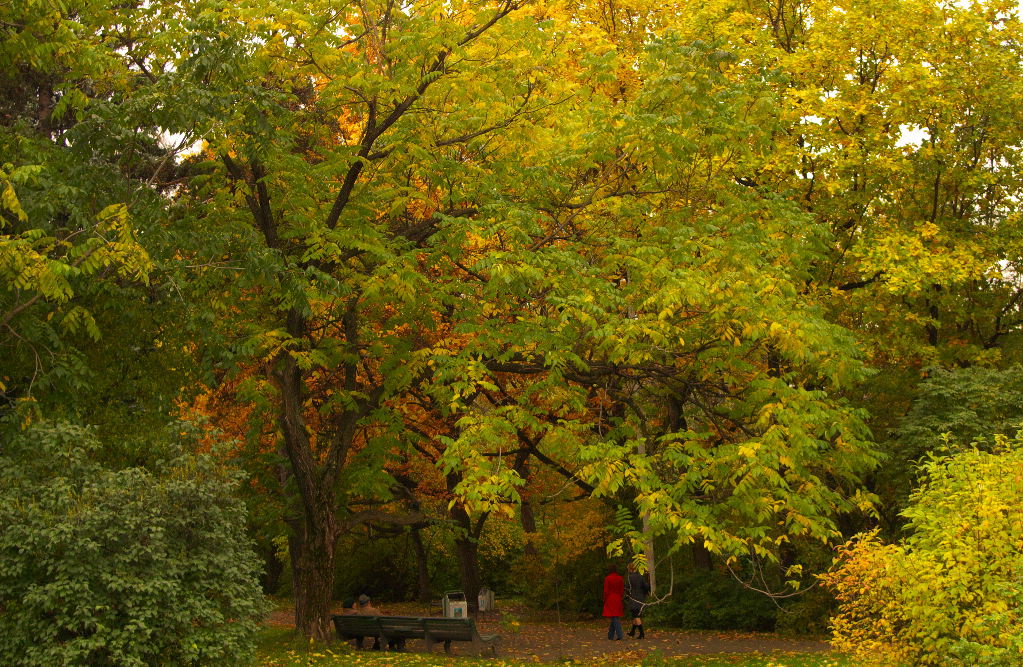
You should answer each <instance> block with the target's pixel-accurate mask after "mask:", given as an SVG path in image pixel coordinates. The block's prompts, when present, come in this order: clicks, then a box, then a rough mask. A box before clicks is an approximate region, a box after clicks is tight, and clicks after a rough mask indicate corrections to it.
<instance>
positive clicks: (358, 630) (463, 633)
mask: <svg viewBox="0 0 1023 667" xmlns="http://www.w3.org/2000/svg"><path fill="white" fill-rule="evenodd" d="M333 619H334V628H335V629H336V630H337V635H338V637H339V638H341V639H342V640H345V639H354V640H355V641H356V645H357V646H358V647H359V648H362V640H363V638H365V637H373V638H379V639H381V640H383V641H386V642H387V643H388V645H392V644H393V645H394V646H396V647H397V648H398V650H402V649H404V647H405V641H406V640H409V639H422V640H424V641H425V642H426V650H428V651H432V650H433V647H434V645H436V644H439V643H440V642H444V651H445V652H446V653H450V652H451V642H469V643H470V645H471V646H472V651H473V652H474V653H476V654H477V655H479V654H481V653H482V652H483V650H484V649H487V648H489V649H490V652H491V654H492V655H495V656H496V655H497V640H498V636H497V635H481V634H480V633H479V631H478V630H477V629H476V622H475V621H473V620H472V619H471V618H437V617H431V616H334V617H333Z"/></svg>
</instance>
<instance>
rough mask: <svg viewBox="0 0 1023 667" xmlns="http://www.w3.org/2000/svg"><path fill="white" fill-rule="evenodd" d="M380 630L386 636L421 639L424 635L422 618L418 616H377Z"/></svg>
mask: <svg viewBox="0 0 1023 667" xmlns="http://www.w3.org/2000/svg"><path fill="white" fill-rule="evenodd" d="M377 620H378V621H379V622H380V631H381V632H382V633H383V634H384V635H385V636H387V637H392V638H403V639H417V638H419V639H421V638H423V637H425V634H424V633H425V629H424V628H423V619H422V618H420V617H418V616H378V617H377Z"/></svg>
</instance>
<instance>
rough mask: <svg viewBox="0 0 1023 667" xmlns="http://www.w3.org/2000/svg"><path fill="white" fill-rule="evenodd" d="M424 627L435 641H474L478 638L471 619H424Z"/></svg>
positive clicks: (474, 624)
mask: <svg viewBox="0 0 1023 667" xmlns="http://www.w3.org/2000/svg"><path fill="white" fill-rule="evenodd" d="M423 626H424V627H425V628H426V632H427V633H429V635H430V636H431V637H432V638H433V639H434V640H445V641H446V640H449V639H450V640H454V641H472V640H473V638H474V637H477V636H478V634H477V632H476V623H475V621H473V620H472V619H471V618H424V619H423Z"/></svg>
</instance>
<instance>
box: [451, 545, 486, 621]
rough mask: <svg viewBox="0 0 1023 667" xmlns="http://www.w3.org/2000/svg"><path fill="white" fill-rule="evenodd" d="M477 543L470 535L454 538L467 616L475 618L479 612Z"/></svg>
mask: <svg viewBox="0 0 1023 667" xmlns="http://www.w3.org/2000/svg"><path fill="white" fill-rule="evenodd" d="M477 549H478V548H477V544H476V541H475V540H474V539H472V538H471V537H460V538H458V539H457V540H455V553H456V554H457V556H458V571H459V573H460V574H461V577H462V590H463V591H465V601H466V602H467V603H468V606H469V616H471V617H473V618H476V617H477V616H479V613H480V600H479V595H480V567H479V559H478V557H477V556H478V554H477Z"/></svg>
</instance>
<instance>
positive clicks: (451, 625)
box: [422, 617, 500, 656]
mask: <svg viewBox="0 0 1023 667" xmlns="http://www.w3.org/2000/svg"><path fill="white" fill-rule="evenodd" d="M422 620H423V628H424V629H425V630H426V637H425V639H426V650H428V651H430V650H433V645H434V644H436V643H437V642H444V652H445V653H451V642H471V645H472V651H473V653H475V654H476V655H480V654H482V653H483V649H485V648H489V649H490V653H491V655H494V656H496V655H497V641H498V639H500V637H498V636H497V635H481V634H480V633H479V631H478V630H476V622H475V621H474V620H472V619H471V618H433V617H430V618H424V619H422Z"/></svg>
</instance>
